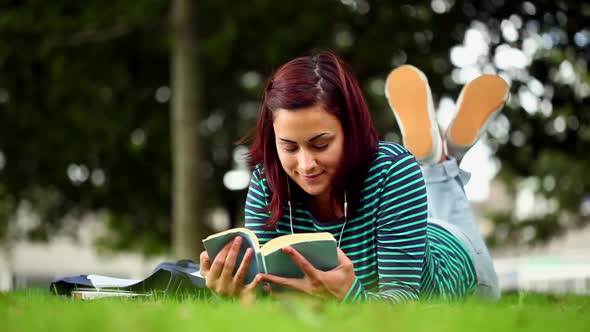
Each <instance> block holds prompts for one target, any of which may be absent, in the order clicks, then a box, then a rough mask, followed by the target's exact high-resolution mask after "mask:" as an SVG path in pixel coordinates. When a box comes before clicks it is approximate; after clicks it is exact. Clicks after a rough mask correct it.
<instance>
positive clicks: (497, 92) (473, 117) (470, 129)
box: [448, 75, 508, 146]
mask: <svg viewBox="0 0 590 332" xmlns="http://www.w3.org/2000/svg"><path fill="white" fill-rule="evenodd" d="M507 96H508V84H507V83H506V82H505V81H504V80H503V79H502V78H500V77H499V76H496V75H482V76H480V77H478V78H476V79H475V80H473V81H472V82H471V83H469V84H468V85H466V86H465V90H464V91H463V93H462V94H461V97H460V101H459V103H458V107H459V109H458V110H457V115H456V116H455V119H454V120H453V122H452V124H451V127H450V128H449V133H448V139H449V140H450V141H451V142H452V143H453V144H455V145H460V146H470V145H472V144H473V143H474V142H475V141H476V140H477V139H478V136H479V134H480V133H481V129H482V128H483V127H484V126H485V124H486V121H487V120H488V119H489V118H490V116H491V115H492V113H494V112H496V111H497V110H499V109H501V108H502V104H504V102H505V101H506V98H507Z"/></svg>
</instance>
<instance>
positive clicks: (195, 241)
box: [170, 0, 205, 259]
mask: <svg viewBox="0 0 590 332" xmlns="http://www.w3.org/2000/svg"><path fill="white" fill-rule="evenodd" d="M196 3H197V1H194V0H173V1H172V8H171V17H170V19H171V42H172V47H171V61H172V64H171V83H172V87H171V88H172V102H171V104H170V105H171V117H172V118H171V122H170V123H171V135H172V166H173V167H172V176H173V183H172V186H173V187H172V227H173V229H172V247H173V250H174V255H175V256H176V258H179V259H183V258H191V259H197V258H198V256H199V253H200V251H201V250H202V243H201V239H202V238H203V236H204V235H205V232H204V223H203V219H202V218H201V216H202V213H201V209H200V208H201V192H202V190H201V188H200V179H201V172H200V158H199V157H200V150H201V147H200V137H199V126H198V125H199V119H200V113H201V112H200V104H201V100H200V98H201V96H200V93H201V85H200V80H199V72H200V71H199V54H198V38H197V29H196V13H197V8H196Z"/></svg>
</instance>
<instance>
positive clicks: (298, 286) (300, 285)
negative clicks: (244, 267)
mask: <svg viewBox="0 0 590 332" xmlns="http://www.w3.org/2000/svg"><path fill="white" fill-rule="evenodd" d="M261 279H262V280H264V281H268V282H272V283H273V284H277V285H279V286H283V287H287V288H291V289H294V290H297V291H300V292H305V293H309V292H310V290H309V289H307V287H305V284H306V283H305V280H304V279H298V278H284V277H279V276H275V275H272V274H263V275H262V277H261Z"/></svg>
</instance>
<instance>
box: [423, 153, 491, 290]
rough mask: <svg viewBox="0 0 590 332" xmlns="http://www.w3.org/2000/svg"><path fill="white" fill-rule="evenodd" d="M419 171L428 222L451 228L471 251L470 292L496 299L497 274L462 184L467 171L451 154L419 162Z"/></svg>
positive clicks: (465, 179) (464, 181)
mask: <svg viewBox="0 0 590 332" xmlns="http://www.w3.org/2000/svg"><path fill="white" fill-rule="evenodd" d="M449 158H450V157H449ZM422 173H423V174H424V181H425V182H426V191H427V193H428V217H429V220H428V222H432V223H434V224H437V225H440V226H442V227H444V228H445V229H446V230H448V231H449V232H451V233H452V234H453V235H455V237H457V238H458V239H459V240H460V241H461V242H462V243H463V244H465V247H467V249H468V250H469V252H470V253H471V257H472V258H473V264H474V266H475V272H476V275H477V288H476V290H475V293H474V295H475V296H477V297H479V298H482V299H489V300H498V299H499V298H500V287H499V285H498V277H497V275H496V271H495V270H494V265H493V263H492V258H491V256H490V254H489V252H488V248H487V247H486V244H485V242H484V240H483V238H482V236H481V234H480V232H479V228H478V226H477V223H476V222H475V218H474V216H473V213H472V212H471V208H470V205H469V201H468V200H467V197H466V196H465V189H464V188H463V186H464V185H465V184H467V182H468V181H469V178H470V176H471V175H470V174H469V172H466V171H464V170H462V169H460V168H459V165H458V164H457V161H456V160H455V159H452V158H451V159H449V160H447V161H445V162H443V163H439V164H435V165H427V166H422Z"/></svg>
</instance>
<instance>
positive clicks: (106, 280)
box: [86, 274, 141, 288]
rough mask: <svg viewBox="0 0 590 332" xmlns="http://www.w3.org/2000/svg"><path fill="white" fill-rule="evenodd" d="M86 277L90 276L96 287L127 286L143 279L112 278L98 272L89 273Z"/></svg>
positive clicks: (89, 278)
mask: <svg viewBox="0 0 590 332" xmlns="http://www.w3.org/2000/svg"><path fill="white" fill-rule="evenodd" d="M86 278H88V280H90V282H92V285H94V287H96V288H102V287H127V286H130V285H133V284H136V283H138V282H140V281H141V280H136V279H123V278H112V277H106V276H101V275H97V274H89V275H88V276H87V277H86Z"/></svg>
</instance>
